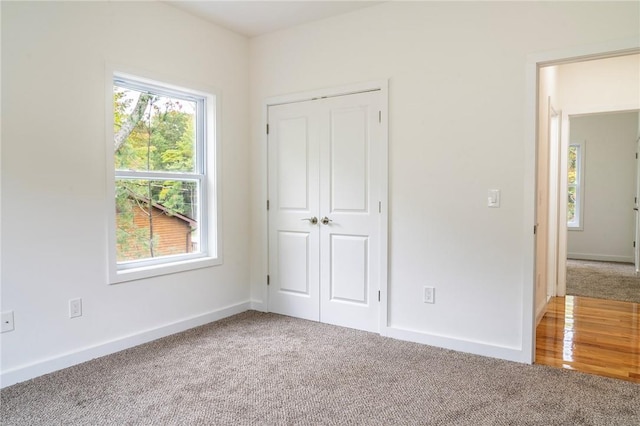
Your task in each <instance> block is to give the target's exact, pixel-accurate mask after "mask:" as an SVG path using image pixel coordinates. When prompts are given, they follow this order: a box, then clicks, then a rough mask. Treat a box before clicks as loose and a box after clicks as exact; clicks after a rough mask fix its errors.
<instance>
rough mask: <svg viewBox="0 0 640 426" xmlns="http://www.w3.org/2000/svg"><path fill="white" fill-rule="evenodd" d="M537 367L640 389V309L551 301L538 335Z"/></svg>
mask: <svg viewBox="0 0 640 426" xmlns="http://www.w3.org/2000/svg"><path fill="white" fill-rule="evenodd" d="M535 362H536V363H537V364H543V365H549V366H553V367H558V368H566V369H570V370H577V371H582V372H585V373H590V374H596V375H600V376H606V377H613V378H616V379H622V380H627V381H631V382H634V383H640V304H638V303H630V302H620V301H615V300H602V299H592V298H588V297H580V296H566V297H554V298H552V299H551V301H550V302H549V305H548V307H547V312H546V313H545V315H544V317H543V318H542V320H541V321H540V324H539V325H538V327H537V329H536V359H535Z"/></svg>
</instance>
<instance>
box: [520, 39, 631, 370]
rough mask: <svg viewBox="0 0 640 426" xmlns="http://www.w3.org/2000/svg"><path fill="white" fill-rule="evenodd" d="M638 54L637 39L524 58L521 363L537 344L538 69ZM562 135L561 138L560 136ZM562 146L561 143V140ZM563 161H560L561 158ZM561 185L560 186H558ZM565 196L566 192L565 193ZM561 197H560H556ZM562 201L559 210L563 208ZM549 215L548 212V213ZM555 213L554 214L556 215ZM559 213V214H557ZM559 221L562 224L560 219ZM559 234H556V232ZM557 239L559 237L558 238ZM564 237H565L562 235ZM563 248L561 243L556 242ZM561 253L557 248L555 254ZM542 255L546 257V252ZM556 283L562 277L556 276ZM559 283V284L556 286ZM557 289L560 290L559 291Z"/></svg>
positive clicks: (531, 358)
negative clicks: (535, 226)
mask: <svg viewBox="0 0 640 426" xmlns="http://www.w3.org/2000/svg"><path fill="white" fill-rule="evenodd" d="M635 53H640V41H639V40H638V39H636V38H627V39H622V40H613V41H609V42H606V43H600V44H595V45H587V46H577V47H571V48H566V49H558V50H553V51H547V52H541V53H534V54H530V55H527V60H526V67H525V92H526V93H525V123H524V124H525V126H524V130H525V135H524V138H525V139H524V140H525V164H524V187H523V197H524V221H523V230H522V232H523V241H524V243H525V246H524V251H523V272H524V274H523V292H522V308H523V315H522V356H523V359H522V360H523V362H527V363H529V364H532V363H533V362H534V360H535V350H536V347H535V343H536V342H535V341H536V330H535V329H536V321H535V317H536V307H535V296H536V295H535V291H536V288H535V274H536V241H535V235H534V231H533V230H534V224H535V223H536V222H535V221H536V217H537V211H536V196H537V176H538V170H537V163H538V159H537V150H538V140H539V134H538V102H539V99H538V95H539V92H538V89H539V70H540V68H542V67H546V66H551V65H562V64H568V63H575V62H583V61H587V60H592V59H604V58H609V57H615V56H623V55H629V54H635ZM570 112H571V111H570V110H569V109H565V107H564V106H562V113H563V119H562V120H561V126H564V125H565V124H567V123H566V121H568V120H566V121H565V120H564V115H565V114H566V115H567V116H568V115H569V113H570ZM563 136H564V135H563ZM560 143H561V145H562V144H563V140H562V139H561V141H560ZM560 161H562V159H560ZM561 185H562V183H561ZM565 194H566V192H565ZM559 196H560V197H562V194H561V193H560V194H559ZM561 205H562V199H561V203H560V210H561V209H562V207H561ZM547 213H549V212H547ZM555 213H556V212H554V214H555ZM557 213H560V212H557ZM558 222H562V221H561V220H559V221H558ZM558 232H559V231H558ZM559 237H560V240H561V239H562V235H559ZM565 238H566V236H565ZM559 245H560V246H561V245H562V241H559ZM561 252H562V247H559V250H558V255H559V256H560V253H561ZM544 256H548V250H545V253H544ZM558 260H559V262H557V265H558V268H560V267H561V266H562V265H561V264H560V263H561V257H559V258H558ZM558 278H559V280H560V278H562V277H561V276H558ZM558 284H560V283H558ZM558 290H560V289H558Z"/></svg>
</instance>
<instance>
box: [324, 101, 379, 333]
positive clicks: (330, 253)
mask: <svg viewBox="0 0 640 426" xmlns="http://www.w3.org/2000/svg"><path fill="white" fill-rule="evenodd" d="M379 97H380V95H379V92H368V93H361V94H355V95H349V96H340V97H335V98H330V99H326V100H323V101H322V102H323V108H322V126H321V139H320V140H321V144H320V320H321V321H322V322H326V323H330V324H337V325H341V326H345V327H351V328H357V329H360V330H367V331H378V329H379V309H380V307H379V306H380V303H379V300H378V290H379V288H380V287H379V277H378V271H379V265H380V263H379V262H381V261H386V259H385V260H383V259H380V235H379V232H380V214H379V204H378V202H379V200H380V197H379V195H378V191H379V187H380V182H379V181H378V176H379V175H380V170H379V165H380V152H379V146H380V138H381V134H382V126H381V125H380V121H379V111H380V107H379V104H378V99H379Z"/></svg>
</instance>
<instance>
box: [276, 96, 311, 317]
mask: <svg viewBox="0 0 640 426" xmlns="http://www.w3.org/2000/svg"><path fill="white" fill-rule="evenodd" d="M318 111H319V110H318V105H317V103H316V102H313V101H309V102H300V103H295V104H286V105H279V106H276V107H270V108H269V137H268V143H269V146H268V154H267V155H268V157H269V163H268V164H269V166H268V167H269V176H268V181H269V201H268V203H269V204H268V208H269V310H270V311H271V312H276V313H279V314H283V315H290V316H294V317H298V318H305V319H310V320H315V321H318V318H319V315H320V271H319V266H320V264H319V256H320V245H319V242H320V233H319V228H318V218H317V216H318V215H319V214H320V213H319V212H320V204H319V202H320V198H319V193H320V182H319V169H318V167H319V163H320V162H319V140H320V126H319V122H320V114H319V113H318Z"/></svg>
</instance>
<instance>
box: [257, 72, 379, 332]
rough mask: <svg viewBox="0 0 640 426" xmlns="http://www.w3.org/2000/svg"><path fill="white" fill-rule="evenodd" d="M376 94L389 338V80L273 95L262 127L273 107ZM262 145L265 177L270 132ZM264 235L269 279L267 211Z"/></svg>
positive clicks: (263, 192) (265, 269)
mask: <svg viewBox="0 0 640 426" xmlns="http://www.w3.org/2000/svg"><path fill="white" fill-rule="evenodd" d="M372 91H380V94H381V101H382V102H381V105H380V108H381V111H382V123H381V125H382V134H383V141H382V145H381V147H380V148H381V149H380V154H381V155H380V159H381V164H380V179H381V184H380V200H379V201H380V202H381V203H382V204H381V207H382V209H381V213H380V260H381V261H380V262H379V267H380V271H379V273H380V288H379V290H380V322H379V326H378V329H379V331H380V334H381V335H383V336H384V335H386V334H385V330H386V329H387V323H388V296H387V295H388V282H389V281H388V263H389V248H388V247H389V119H388V117H389V81H388V80H376V81H369V82H363V83H354V84H350V85H344V86H339V87H333V88H324V89H318V90H311V91H306V92H300V93H293V94H287V95H279V96H271V97H269V98H267V99H265V101H264V103H263V105H262V123H261V124H262V126H261V129H266V127H267V124H268V110H269V107H270V106H275V105H281V104H286V103H295V102H304V101H308V100H313V99H316V98H323V97H334V96H343V95H351V94H356V93H362V92H372ZM261 141H262V143H261V144H260V147H261V148H260V149H261V152H260V155H261V159H262V164H263V169H262V173H263V174H262V175H263V176H268V172H269V166H268V160H269V159H268V156H267V146H268V135H267V134H266V132H262V137H261ZM263 182H264V184H263V185H262V188H261V205H263V206H266V203H267V197H268V194H269V190H268V180H267V179H266V178H265V179H263ZM261 218H262V222H261V230H262V231H261V232H262V241H263V244H262V250H263V251H262V253H265V254H266V255H263V256H262V261H261V273H260V276H261V277H265V278H266V276H267V274H268V273H269V255H268V253H269V238H268V232H269V230H268V226H269V221H268V212H267V210H266V209H265V211H264V215H262V216H261ZM261 287H262V300H263V301H265V302H261V303H262V304H263V306H264V310H265V311H266V312H269V292H268V288H267V286H266V285H261Z"/></svg>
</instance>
